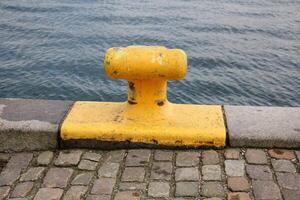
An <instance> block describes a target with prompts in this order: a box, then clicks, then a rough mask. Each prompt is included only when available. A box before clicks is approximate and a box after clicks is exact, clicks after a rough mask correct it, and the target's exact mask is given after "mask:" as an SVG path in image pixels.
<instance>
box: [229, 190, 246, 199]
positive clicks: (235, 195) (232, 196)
mask: <svg viewBox="0 0 300 200" xmlns="http://www.w3.org/2000/svg"><path fill="white" fill-rule="evenodd" d="M227 199H228V200H251V198H250V195H249V193H247V192H229V193H228V198H227Z"/></svg>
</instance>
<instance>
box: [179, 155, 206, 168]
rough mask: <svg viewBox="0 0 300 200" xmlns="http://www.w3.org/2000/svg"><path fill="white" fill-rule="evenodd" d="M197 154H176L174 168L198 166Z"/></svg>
mask: <svg viewBox="0 0 300 200" xmlns="http://www.w3.org/2000/svg"><path fill="white" fill-rule="evenodd" d="M199 158H200V153H199V152H178V153H177V156H176V166H179V167H189V166H197V165H199V162H200V160H199Z"/></svg>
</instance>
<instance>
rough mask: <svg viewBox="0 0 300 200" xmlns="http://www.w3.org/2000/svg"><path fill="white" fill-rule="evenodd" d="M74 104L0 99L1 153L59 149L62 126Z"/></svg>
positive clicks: (70, 102) (53, 101) (55, 101)
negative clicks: (59, 134) (59, 135)
mask: <svg viewBox="0 0 300 200" xmlns="http://www.w3.org/2000/svg"><path fill="white" fill-rule="evenodd" d="M72 104H73V102H72V101H57V100H30V99H0V124H1V126H0V152H1V151H30V150H49V149H56V148H57V147H58V140H57V138H58V133H59V126H60V123H61V122H62V120H63V119H64V116H65V115H66V113H67V112H68V110H69V109H70V107H71V105H72ZM4 141H5V142H4Z"/></svg>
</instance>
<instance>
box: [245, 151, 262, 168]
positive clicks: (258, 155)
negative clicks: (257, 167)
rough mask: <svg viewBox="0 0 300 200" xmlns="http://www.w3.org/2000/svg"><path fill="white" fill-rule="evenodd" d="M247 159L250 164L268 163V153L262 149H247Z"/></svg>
mask: <svg viewBox="0 0 300 200" xmlns="http://www.w3.org/2000/svg"><path fill="white" fill-rule="evenodd" d="M245 157H246V160H247V162H248V163H250V164H267V163H268V160H267V155H266V153H265V152H264V151H263V150H262V149H247V151H246V154H245Z"/></svg>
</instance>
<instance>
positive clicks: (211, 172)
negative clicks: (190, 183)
mask: <svg viewBox="0 0 300 200" xmlns="http://www.w3.org/2000/svg"><path fill="white" fill-rule="evenodd" d="M202 176H203V180H205V181H220V180H221V166H220V165H204V166H202Z"/></svg>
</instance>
